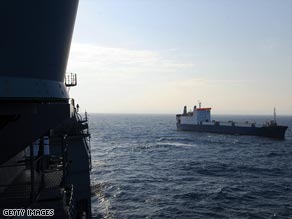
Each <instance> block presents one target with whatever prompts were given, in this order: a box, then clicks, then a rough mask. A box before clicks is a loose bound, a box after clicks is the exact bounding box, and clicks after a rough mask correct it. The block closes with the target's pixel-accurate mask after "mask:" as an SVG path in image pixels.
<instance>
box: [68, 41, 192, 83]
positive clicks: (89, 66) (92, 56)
mask: <svg viewBox="0 0 292 219" xmlns="http://www.w3.org/2000/svg"><path fill="white" fill-rule="evenodd" d="M193 67H194V64H193V63H179V62H177V61H176V60H173V59H170V58H166V57H163V56H162V55H161V54H160V53H159V52H157V51H150V50H131V49H126V48H109V47H102V46H96V45H91V44H82V43H72V46H71V52H70V57H69V62H68V68H67V69H68V71H80V73H81V74H83V75H84V76H86V77H89V76H96V77H97V78H102V79H113V80H116V79H118V80H123V79H124V80H129V79H137V78H141V79H147V80H148V79H149V76H152V77H153V76H154V75H155V76H156V77H158V78H159V77H163V78H166V77H174V76H178V72H181V71H186V70H190V69H192V68H193ZM158 73H159V74H158Z"/></svg>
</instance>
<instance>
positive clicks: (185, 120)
mask: <svg viewBox="0 0 292 219" xmlns="http://www.w3.org/2000/svg"><path fill="white" fill-rule="evenodd" d="M176 126H177V130H180V131H194V132H210V133H219V134H232V135H255V136H261V137H270V138H277V139H284V138H285V132H286V130H287V128H288V127H287V126H281V125H278V124H277V122H276V111H275V109H274V120H272V121H269V122H266V123H265V124H260V125H258V124H256V123H254V122H248V121H247V122H245V123H239V122H235V121H233V120H232V121H227V122H221V121H215V120H211V108H210V107H208V108H202V107H201V103H199V107H198V108H197V106H194V108H193V111H190V112H188V111H187V107H186V106H184V110H183V113H182V114H177V115H176Z"/></svg>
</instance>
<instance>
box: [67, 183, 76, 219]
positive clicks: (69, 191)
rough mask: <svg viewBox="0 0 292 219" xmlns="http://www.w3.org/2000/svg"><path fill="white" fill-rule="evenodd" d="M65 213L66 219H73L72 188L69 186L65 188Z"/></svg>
mask: <svg viewBox="0 0 292 219" xmlns="http://www.w3.org/2000/svg"><path fill="white" fill-rule="evenodd" d="M64 206H65V211H66V216H67V218H68V219H71V218H75V211H74V209H75V208H74V187H73V185H72V184H69V185H67V186H66V187H65V203H64Z"/></svg>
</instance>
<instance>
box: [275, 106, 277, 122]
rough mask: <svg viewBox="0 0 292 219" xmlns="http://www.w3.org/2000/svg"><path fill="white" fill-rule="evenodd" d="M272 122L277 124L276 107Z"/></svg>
mask: <svg viewBox="0 0 292 219" xmlns="http://www.w3.org/2000/svg"><path fill="white" fill-rule="evenodd" d="M274 122H275V123H277V119H276V107H274Z"/></svg>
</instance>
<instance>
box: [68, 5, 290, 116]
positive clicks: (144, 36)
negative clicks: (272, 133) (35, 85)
mask: <svg viewBox="0 0 292 219" xmlns="http://www.w3.org/2000/svg"><path fill="white" fill-rule="evenodd" d="M291 11H292V1H291V0H286V1H285V0H91V1H90V0H80V3H79V10H78V14H77V19H76V24H75V30H74V36H73V40H72V45H71V52H70V58H69V62H68V67H67V72H75V73H77V74H78V86H77V87H74V88H71V90H70V95H71V96H72V97H74V98H75V100H76V102H77V103H79V105H80V106H81V110H83V111H84V110H85V109H86V110H87V111H89V112H101V113H106V112H111V113H173V114H175V113H179V112H181V111H182V108H183V106H184V105H187V106H189V107H191V106H193V105H197V103H198V100H200V101H201V102H202V106H205V107H207V106H210V107H212V111H213V113H214V114H224V113H226V114H272V113H273V107H274V106H276V108H277V112H278V114H290V115H292V13H291Z"/></svg>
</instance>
